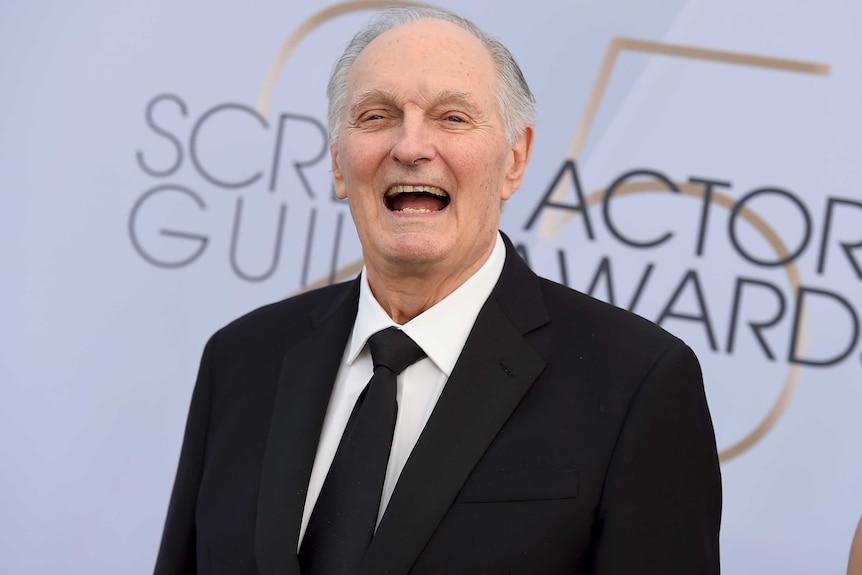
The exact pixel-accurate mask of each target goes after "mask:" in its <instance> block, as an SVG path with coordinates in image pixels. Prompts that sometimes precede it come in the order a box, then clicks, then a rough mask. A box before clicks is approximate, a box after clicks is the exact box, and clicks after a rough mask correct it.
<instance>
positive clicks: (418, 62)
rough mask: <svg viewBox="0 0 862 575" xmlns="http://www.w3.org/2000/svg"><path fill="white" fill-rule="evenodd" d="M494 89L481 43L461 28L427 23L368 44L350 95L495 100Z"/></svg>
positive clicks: (492, 72)
mask: <svg viewBox="0 0 862 575" xmlns="http://www.w3.org/2000/svg"><path fill="white" fill-rule="evenodd" d="M495 85H496V71H495V65H494V61H493V59H492V58H491V55H490V53H489V52H488V49H487V47H486V46H485V45H484V44H483V43H482V41H481V40H479V39H478V38H476V37H475V36H473V34H471V33H470V32H468V31H467V30H464V29H463V28H461V27H460V26H457V25H456V24H452V23H450V22H446V21H443V20H436V19H423V20H417V21H415V22H409V23H407V24H402V25H401V26H398V27H396V28H393V29H391V30H388V31H386V32H384V33H383V34H381V35H380V36H378V37H377V38H375V39H374V40H373V41H372V42H371V43H369V44H368V46H366V47H365V49H364V50H363V51H362V52H361V53H360V54H359V56H358V57H357V59H356V61H355V62H354V64H353V68H352V69H351V72H350V80H349V82H348V91H349V92H350V93H351V94H356V93H361V92H364V91H367V90H385V91H391V92H394V93H403V92H409V91H411V90H417V91H418V92H420V93H423V94H424V93H426V92H429V93H437V92H441V91H451V92H462V93H467V94H471V95H472V96H474V97H478V98H481V97H491V96H492V94H493V91H494V88H495Z"/></svg>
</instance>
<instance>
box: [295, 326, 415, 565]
mask: <svg viewBox="0 0 862 575" xmlns="http://www.w3.org/2000/svg"><path fill="white" fill-rule="evenodd" d="M368 346H369V348H370V349H371V359H372V361H373V362H374V375H373V376H372V377H371V381H369V382H368V385H366V386H365V389H364V390H363V391H362V394H360V396H359V399H357V400H356V405H355V406H354V407H353V412H352V413H351V414H350V420H349V421H348V422H347V427H346V428H345V430H344V434H343V435H342V436H341V442H340V443H339V444H338V450H337V451H336V452H335V458H334V459H333V460H332V466H331V467H330V468H329V473H328V474H327V475H326V480H324V482H323V488H322V489H321V491H320V496H319V497H318V498H317V503H316V504H315V506H314V511H313V512H312V514H311V518H310V519H309V521H308V527H307V528H306V530H305V537H304V538H303V540H302V545H301V546H300V550H299V561H300V566H301V570H302V574H303V575H354V574H355V573H356V572H357V571H358V569H359V564H360V563H361V561H362V557H363V556H364V555H365V551H366V550H367V549H368V546H369V544H370V543H371V538H372V537H373V536H374V529H375V526H376V524H377V514H378V511H379V509H380V497H381V495H382V493H383V480H384V479H385V477H386V465H387V463H388V462H389V451H390V449H391V448H392V434H393V432H394V431H395V416H396V414H397V413H398V404H397V403H396V401H395V390H396V377H397V376H398V374H399V373H401V372H402V371H404V370H405V369H407V367H408V366H409V365H411V364H413V363H415V362H417V361H419V360H420V359H422V358H423V357H425V352H423V351H422V348H420V347H419V346H418V345H416V342H414V341H413V340H412V339H410V337H409V336H408V335H407V334H406V333H404V332H403V331H401V330H399V329H396V328H394V327H390V328H387V329H384V330H383V331H379V332H377V333H375V334H374V335H372V336H371V337H370V338H369V339H368Z"/></svg>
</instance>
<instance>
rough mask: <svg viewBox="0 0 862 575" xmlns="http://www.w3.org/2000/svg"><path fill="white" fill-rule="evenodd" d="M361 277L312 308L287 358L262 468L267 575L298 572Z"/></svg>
mask: <svg viewBox="0 0 862 575" xmlns="http://www.w3.org/2000/svg"><path fill="white" fill-rule="evenodd" d="M358 294H359V289H358V282H356V281H354V282H353V285H352V286H349V287H347V288H346V289H344V293H343V294H342V295H341V296H340V297H337V298H336V301H335V303H334V304H329V305H327V306H325V307H324V308H323V309H320V310H315V311H313V312H312V324H311V325H312V327H311V329H310V330H309V331H310V332H309V334H308V336H307V337H305V338H303V339H302V340H300V341H299V342H298V343H296V344H295V345H293V346H292V347H290V349H288V350H287V352H286V353H285V355H284V359H283V360H282V367H281V374H280V377H279V384H278V391H277V394H276V398H275V405H274V406H273V412H272V422H271V424H270V431H269V437H268V439H267V444H266V452H265V454H264V459H263V466H262V470H261V480H260V493H259V495H258V510H257V531H256V540H255V547H256V553H257V562H258V567H259V569H260V572H261V574H263V575H276V574H278V575H292V574H295V575H298V574H299V563H298V560H297V557H296V547H297V542H298V540H299V528H300V523H301V520H302V510H303V507H304V505H305V495H306V489H307V487H308V478H309V476H310V474H311V467H312V464H313V463H314V456H315V453H316V451H317V443H318V438H319V437H320V430H321V427H322V425H323V419H324V416H325V415H326V408H327V406H328V404H329V396H330V394H331V392H332V385H333V383H334V382H335V377H336V375H337V373H338V367H339V365H340V362H339V359H340V358H341V356H342V354H343V353H344V349H345V346H346V344H347V338H348V337H349V335H350V331H351V329H352V328H353V322H354V320H355V318H356V305H357V301H358V297H359V295H358Z"/></svg>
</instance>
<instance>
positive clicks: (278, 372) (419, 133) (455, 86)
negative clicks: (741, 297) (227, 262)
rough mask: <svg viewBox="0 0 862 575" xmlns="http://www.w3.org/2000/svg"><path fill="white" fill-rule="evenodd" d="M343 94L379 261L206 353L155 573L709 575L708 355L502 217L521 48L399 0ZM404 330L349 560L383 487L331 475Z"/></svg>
mask: <svg viewBox="0 0 862 575" xmlns="http://www.w3.org/2000/svg"><path fill="white" fill-rule="evenodd" d="M328 94H329V101H330V110H329V127H330V139H331V153H332V171H333V177H334V181H335V190H336V194H337V195H338V197H339V198H342V199H347V201H348V202H349V205H350V209H351V213H352V215H353V219H354V222H355V224H356V228H357V231H358V234H359V238H360V241H361V243H362V248H363V256H364V261H365V268H364V269H363V272H362V274H361V276H360V277H359V278H357V279H356V280H355V281H353V282H349V283H346V284H340V285H335V286H330V287H327V288H323V289H321V290H317V291H313V292H309V293H306V294H303V295H300V296H298V297H295V298H291V299H288V300H286V301H283V302H280V303H277V304H273V305H271V306H268V307H265V308H262V309H260V310H257V311H255V312H252V313H251V314H249V315H247V316H245V317H243V318H240V319H239V320H237V321H235V322H234V323H232V324H230V325H229V326H227V327H225V328H224V329H222V330H220V331H219V332H218V333H216V334H215V335H214V336H213V338H212V339H211V340H210V342H209V343H208V344H207V348H206V350H205V352H204V357H203V360H202V364H201V370H200V375H199V378H198V382H197V386H196V388H195V393H194V397H193V400H192V406H191V410H190V414H189V420H188V425H187V430H186V437H185V443H184V446H183V451H182V455H181V460H180V465H179V471H178V474H177V479H176V484H175V487H174V493H173V496H172V499H171V504H170V509H169V512H168V518H167V522H166V526H165V532H164V537H163V541H162V546H161V550H160V553H159V559H158V563H157V566H156V573H158V574H160V575H165V574H175V573H183V574H185V573H231V574H233V573H237V574H240V573H242V574H244V573H262V574H272V575H275V574H277V573H278V574H297V573H300V569H302V572H303V573H306V574H307V573H333V572H335V571H336V569H341V571H339V572H344V573H364V574H369V575H370V574H378V573H392V574H406V573H411V574H457V573H465V574H466V573H526V574H551V573H582V574H601V575H609V574H618V575H630V574H636V573H647V574H661V575H669V574H685V575H694V574H707V573H709V574H712V573H718V571H719V568H718V561H719V559H718V528H719V521H720V508H721V487H720V477H719V468H718V459H717V454H716V448H715V440H714V435H713V430H712V424H711V420H710V416H709V412H708V409H707V405H706V401H705V398H704V392H703V385H702V381H701V375H700V369H699V366H698V364H697V360H696V359H695V357H694V355H693V353H692V352H691V351H690V350H689V349H688V348H687V347H686V346H685V345H684V344H683V343H682V342H680V341H679V340H678V339H676V338H674V337H673V336H671V335H669V334H667V333H665V332H664V331H662V330H661V329H659V328H657V327H656V326H654V325H652V324H650V323H649V322H647V321H645V320H643V319H640V318H638V317H636V316H634V315H632V314H629V313H627V312H625V311H621V310H618V309H616V308H613V307H611V306H609V305H606V304H603V303H601V302H598V301H596V300H593V299H591V298H589V297H587V296H584V295H582V294H579V293H577V292H574V291H572V290H569V289H568V288H565V287H563V286H560V285H557V284H554V283H552V282H549V281H547V280H543V279H540V278H538V277H537V276H535V275H533V273H532V272H531V271H530V270H529V269H528V268H527V266H526V265H525V264H524V262H523V261H522V260H521V259H520V258H519V257H518V255H517V253H516V252H515V250H514V249H513V247H512V245H511V243H509V242H508V240H507V239H505V238H504V237H503V236H501V234H500V232H499V231H498V226H499V221H500V210H501V205H502V202H504V201H505V200H507V199H508V198H509V197H510V196H511V195H512V194H513V193H515V191H516V190H517V188H518V186H519V185H520V183H521V180H522V178H523V175H524V170H525V168H526V165H527V162H528V159H529V156H530V150H531V146H532V140H533V128H532V124H533V120H534V114H535V112H534V105H533V101H532V96H531V94H530V92H529V89H528V88H527V86H526V83H525V82H524V79H523V77H522V75H521V73H520V70H519V69H518V66H517V64H516V63H515V61H514V60H513V59H512V57H511V55H510V54H509V52H508V51H507V50H506V49H505V48H504V47H503V46H502V45H501V44H500V43H499V42H497V41H495V40H492V39H489V38H488V37H486V36H485V35H484V34H483V33H482V32H481V31H480V30H478V29H477V28H475V27H474V26H473V25H472V24H470V23H469V22H466V21H464V20H462V19H460V18H459V17H457V16H454V15H452V14H450V13H448V12H442V11H438V10H433V9H426V8H421V9H418V8H417V9H393V10H391V11H387V12H386V13H384V15H383V16H382V17H381V18H380V19H378V20H377V21H375V23H372V24H371V26H370V27H369V28H367V29H365V30H364V31H362V32H360V33H359V34H358V35H357V37H356V38H354V40H353V42H352V43H351V44H350V46H348V48H347V49H346V51H345V53H344V55H343V56H342V58H341V59H340V60H339V62H338V63H337V65H336V67H335V69H334V71H333V75H332V78H331V80H330V85H329V91H328ZM390 326H396V327H398V329H399V330H400V331H402V332H403V333H405V334H407V335H408V336H410V338H411V339H412V340H413V341H415V343H416V344H418V346H419V348H421V350H420V351H419V355H420V356H421V355H423V354H424V355H426V357H424V358H423V359H419V360H418V361H417V362H416V363H414V364H413V365H411V366H410V367H407V368H406V369H405V370H404V371H403V372H402V373H401V374H400V375H399V376H398V377H397V413H398V415H397V420H396V422H395V423H394V437H393V438H392V439H391V442H392V444H391V445H392V447H391V451H390V452H388V455H387V454H384V460H383V467H385V474H384V471H383V470H381V471H380V472H379V474H380V475H379V477H380V478H381V480H380V481H381V482H382V486H381V485H374V486H370V485H369V486H368V489H369V490H370V491H371V492H372V493H373V495H372V497H371V498H372V499H373V500H374V509H373V511H372V513H373V515H375V517H372V518H370V519H369V520H370V524H369V525H370V528H369V531H368V535H367V537H366V540H365V541H363V542H362V543H361V547H360V549H361V550H360V553H359V555H358V556H356V557H354V558H353V559H344V560H343V561H342V559H341V557H342V553H343V551H344V549H342V547H345V548H346V547H347V546H348V544H347V543H344V544H342V540H341V539H338V542H337V543H322V542H325V541H332V539H326V537H328V531H327V530H329V529H336V528H337V527H338V524H339V522H340V521H342V520H343V519H344V517H346V516H349V515H352V514H353V512H354V511H355V510H354V509H353V507H354V501H356V502H357V504H356V506H359V503H358V501H359V500H360V499H363V500H364V499H367V498H366V497H365V496H364V495H363V494H362V493H361V492H359V491H355V492H353V494H352V495H350V496H349V497H347V498H346V499H345V498H344V497H341V495H338V496H336V499H331V497H332V493H333V490H332V489H331V488H332V485H333V484H337V483H338V479H337V477H340V475H339V474H341V473H347V472H346V471H344V469H347V468H348V467H349V465H347V464H344V465H342V463H341V462H343V461H344V460H342V459H341V458H342V449H344V451H345V452H347V451H348V450H349V449H350V446H351V445H352V443H351V442H352V441H353V439H351V437H352V436H353V432H352V431H349V432H345V428H347V429H348V430H354V429H358V428H359V426H360V424H359V423H358V419H359V418H360V417H362V416H361V415H360V416H356V417H357V421H356V422H354V421H353V420H352V417H353V416H352V415H351V413H352V412H353V411H354V405H356V411H357V412H358V413H361V412H362V410H364V409H365V405H366V403H368V402H370V399H369V398H370V397H371V395H372V392H371V391H370V390H372V389H375V388H374V387H373V386H374V385H376V384H375V383H374V381H375V380H374V379H372V382H371V383H370V384H368V387H367V389H368V390H369V391H367V392H365V391H363V390H364V389H366V382H368V380H369V378H370V377H372V371H374V378H375V379H376V378H377V377H378V375H377V370H376V368H372V359H371V353H370V352H369V349H368V347H369V346H368V345H366V342H368V341H373V340H374V338H375V336H374V335H373V334H376V333H377V332H380V331H381V330H384V329H385V328H387V327H390ZM372 347H373V344H372ZM372 351H373V350H372ZM374 353H375V354H377V353H378V352H377V351H374ZM411 361H412V360H411ZM373 363H374V364H375V365H376V364H377V363H378V360H377V359H376V358H375V360H374V362H373ZM398 369H399V370H400V369H401V368H398ZM393 371H397V370H393ZM392 377H393V378H394V375H393V376H392ZM392 389H395V388H394V387H393V388H392ZM392 393H393V394H395V393H396V392H394V391H393V392H392ZM349 419H350V420H351V421H350V422H348V420H349ZM389 433H390V434H391V433H392V432H391V428H390V431H389ZM342 436H344V438H342ZM389 441H390V439H389V436H387V437H386V438H385V439H383V440H379V441H376V442H372V444H371V446H369V447H366V448H365V449H367V450H368V451H369V452H370V451H372V450H374V445H379V444H380V443H381V442H382V443H384V444H385V445H386V447H388V445H389V443H388V442H389ZM340 444H343V445H340ZM387 451H388V450H387ZM369 457H371V456H370V455H369ZM387 457H388V461H387ZM359 461H360V462H362V461H364V460H363V456H362V455H360V456H359ZM357 483H363V485H362V486H361V487H362V488H364V487H366V486H365V485H364V483H365V480H362V481H353V480H349V481H347V484H348V485H349V487H346V488H351V489H353V488H356V485H355V484H357ZM366 491H367V490H366ZM338 497H341V499H338ZM378 500H379V508H378ZM332 501H339V503H335V504H333V503H332ZM333 506H334V508H333ZM327 510H328V511H327ZM330 512H331V514H330V515H327V516H326V518H324V519H321V517H322V516H323V515H324V514H325V513H330ZM375 525H376V531H375V530H374V528H375ZM351 529H352V528H351ZM347 531H348V532H347V537H348V538H350V537H351V536H352V532H351V531H350V529H348V530H347ZM372 533H373V538H372V537H371V534H372ZM359 539H362V537H359ZM369 539H370V540H369ZM352 544H353V543H350V545H352ZM333 557H336V558H337V559H336V560H335V563H336V564H337V567H320V565H323V564H324V563H326V561H330V560H332V558H333ZM320 561H323V563H321V562H320ZM350 561H354V563H350ZM300 565H302V567H300Z"/></svg>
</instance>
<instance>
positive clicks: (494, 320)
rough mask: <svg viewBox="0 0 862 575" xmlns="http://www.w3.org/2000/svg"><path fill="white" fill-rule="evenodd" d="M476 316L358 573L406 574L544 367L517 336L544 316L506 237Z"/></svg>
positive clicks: (538, 295) (536, 290)
mask: <svg viewBox="0 0 862 575" xmlns="http://www.w3.org/2000/svg"><path fill="white" fill-rule="evenodd" d="M506 248H507V258H506V265H505V267H504V269H503V274H502V275H501V277H500V280H499V281H498V284H497V286H496V287H495V288H494V292H493V293H492V295H491V297H490V298H489V299H488V301H487V302H486V303H485V306H484V307H483V308H482V311H481V312H480V313H479V316H478V317H477V319H476V323H475V325H474V327H473V331H472V332H471V334H470V337H469V338H468V340H467V343H466V344H465V346H464V349H463V351H462V353H461V356H460V359H459V360H458V363H457V364H456V366H455V369H454V370H453V372H452V375H451V377H450V378H449V380H448V382H447V383H446V387H445V388H444V390H443V393H442V394H441V396H440V399H439V401H438V402H437V405H436V407H435V408H434V412H433V413H432V415H431V418H430V419H429V420H428V423H427V425H426V426H425V429H424V430H423V432H422V435H421V436H420V438H419V441H418V442H417V444H416V446H415V447H414V449H413V452H412V453H411V455H410V458H409V459H408V461H407V464H406V465H405V467H404V470H403V471H402V473H401V476H400V478H399V480H398V483H397V485H396V487H395V491H394V492H393V494H392V498H391V500H390V501H389V505H388V507H387V508H386V512H385V514H384V516H383V519H382V521H381V523H380V525H379V527H378V529H377V533H376V534H375V536H374V539H373V541H372V544H371V547H370V548H369V551H368V554H367V555H366V557H365V560H364V563H363V566H362V569H361V573H363V574H367V575H373V574H378V573H392V574H402V573H407V572H408V571H409V570H410V568H411V566H412V565H413V563H414V562H415V561H416V558H417V557H418V556H419V553H420V552H421V551H422V548H423V547H424V546H425V544H426V543H427V542H428V539H429V538H430V537H431V535H432V534H433V533H434V530H435V529H436V528H437V525H438V524H439V523H440V521H441V520H442V518H443V516H444V515H445V514H446V512H447V511H448V509H449V507H450V505H451V504H452V502H453V501H454V500H455V497H456V496H457V494H458V491H459V490H460V489H461V486H462V485H463V484H464V481H465V480H466V479H467V477H468V476H469V475H470V473H471V471H472V470H473V468H474V467H475V465H476V463H477V462H478V461H479V459H480V458H481V457H482V455H483V454H484V452H485V450H486V449H487V447H488V445H489V444H490V443H491V442H492V441H493V439H494V437H495V436H496V435H497V433H498V431H499V430H500V428H501V427H502V426H503V424H504V423H505V422H506V420H507V419H508V418H509V416H510V415H511V413H512V411H513V410H514V409H515V408H516V406H517V405H518V403H519V402H520V401H521V398H522V397H523V396H524V394H525V393H526V392H527V390H528V389H529V388H530V385H532V383H533V381H535V379H536V378H537V377H538V376H539V374H540V373H541V372H542V370H543V369H544V367H545V362H544V360H543V359H542V358H541V357H540V356H539V355H538V354H537V353H536V352H535V351H534V350H533V348H532V347H531V346H530V345H529V344H528V343H527V342H526V340H525V338H524V334H525V333H526V332H528V331H530V330H532V329H535V328H536V327H538V326H540V325H544V324H545V323H547V321H548V315H547V312H546V310H545V308H544V303H543V301H542V297H541V293H540V289H539V286H538V280H537V278H536V276H534V275H533V274H532V272H531V271H529V269H528V268H527V267H526V264H524V263H523V261H522V260H521V259H520V257H519V256H517V255H516V254H515V253H514V248H513V247H512V245H511V243H510V242H508V240H507V241H506Z"/></svg>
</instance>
